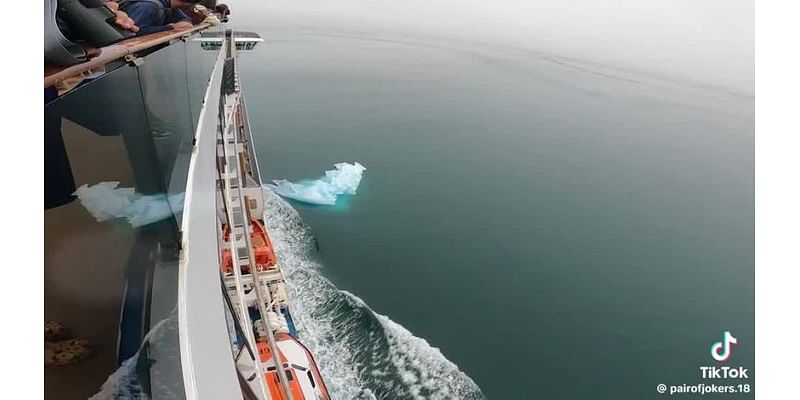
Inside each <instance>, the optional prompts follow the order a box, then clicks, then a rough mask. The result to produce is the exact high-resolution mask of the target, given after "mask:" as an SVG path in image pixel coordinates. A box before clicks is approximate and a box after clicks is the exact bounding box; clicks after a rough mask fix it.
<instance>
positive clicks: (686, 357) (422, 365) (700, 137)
mask: <svg viewBox="0 0 800 400" xmlns="http://www.w3.org/2000/svg"><path fill="white" fill-rule="evenodd" d="M241 28H244V29H251V30H255V31H257V32H259V33H260V34H261V35H262V36H263V37H264V38H265V40H266V41H265V42H264V43H261V44H259V45H258V46H257V47H256V49H255V51H253V52H250V53H247V54H243V55H242V57H241V73H242V82H243V88H244V93H245V96H246V98H247V104H248V110H249V114H250V121H251V125H252V128H253V130H254V136H255V141H256V149H257V155H258V158H259V163H260V168H261V171H262V175H263V178H264V180H265V181H270V180H272V179H288V180H290V181H297V180H302V179H306V178H313V177H316V176H319V174H320V172H321V171H324V170H326V169H328V168H329V167H330V166H331V165H333V164H334V163H336V162H354V161H358V162H360V163H362V164H363V165H365V166H367V167H368V170H367V171H365V172H364V176H363V179H362V181H361V185H360V186H359V188H358V194H356V195H355V196H351V197H349V198H347V199H345V200H346V201H345V202H344V203H343V204H339V203H338V202H337V205H336V206H335V207H319V206H308V205H303V204H300V203H290V202H287V201H284V200H281V199H279V198H277V197H275V196H272V195H270V199H271V200H270V201H271V204H272V207H271V208H270V211H269V212H268V213H267V214H268V215H267V224H268V226H269V228H270V230H271V233H272V235H273V237H274V238H273V239H274V240H275V242H276V248H277V250H278V253H279V254H278V255H279V257H280V259H281V262H282V263H283V265H284V268H286V270H287V272H288V277H287V279H288V281H289V284H290V286H291V288H292V290H291V293H290V296H291V297H292V299H293V301H295V302H296V303H297V305H296V311H295V313H296V314H297V322H298V325H299V328H300V334H301V336H302V338H303V339H304V341H306V342H307V343H308V345H309V346H310V347H311V348H312V350H313V351H314V352H315V354H316V356H317V359H318V361H319V363H320V364H321V368H322V373H323V375H324V376H325V377H326V379H327V383H328V385H329V386H330V387H331V390H332V391H333V393H334V397H335V398H337V399H369V398H377V399H429V398H430V399H477V398H484V397H485V398H490V399H534V398H543V399H575V398H614V399H645V398H655V397H658V396H659V395H658V394H657V393H656V390H655V389H656V385H658V384H661V383H664V384H667V385H673V384H684V383H685V384H696V383H700V382H701V381H702V380H701V379H700V375H699V371H698V367H699V366H703V365H715V364H714V363H715V361H713V360H712V359H711V357H710V354H709V347H710V345H711V344H712V343H713V342H715V341H719V340H721V339H722V334H723V331H725V330H728V331H731V332H732V333H733V334H734V336H736V337H737V338H738V340H739V344H738V346H737V347H736V348H735V350H734V352H733V355H732V358H731V359H730V360H729V363H730V365H737V366H738V365H742V366H745V367H748V368H750V371H751V378H752V375H753V374H754V370H753V367H754V356H753V354H754V345H753V343H754V310H753V309H754V286H753V279H754V269H753V257H754V249H753V218H754V216H753V203H754V200H753V197H754V191H753V190H754V167H753V147H754V143H753V121H754V116H753V104H754V100H753V98H752V96H749V95H746V94H741V93H738V92H736V91H731V90H723V89H716V88H713V87H708V86H704V85H697V84H692V83H688V82H683V81H680V80H675V79H671V78H667V77H661V76H655V75H652V74H646V73H639V72H636V71H632V70H629V69H625V68H618V67H615V66H613V65H602V64H599V63H595V62H591V61H587V60H579V59H574V58H568V57H560V56H558V55H555V54H551V53H540V52H536V51H532V50H530V49H523V48H517V47H513V46H507V47H504V46H500V45H489V44H485V43H478V42H469V41H456V40H445V39H441V38H428V39H425V40H422V39H420V38H419V36H414V35H402V34H397V33H395V34H380V33H370V32H367V33H364V32H353V31H347V30H341V29H337V28H334V27H329V28H327V27H319V26H317V27H302V26H296V25H291V24H285V25H268V24H264V25H257V24H256V25H249V26H247V25H245V26H242V27H241ZM706 383H708V382H706ZM743 383H749V384H751V385H752V384H753V383H754V382H753V380H752V379H751V380H749V381H747V382H743ZM726 398H752V393H751V394H741V395H727V396H726Z"/></svg>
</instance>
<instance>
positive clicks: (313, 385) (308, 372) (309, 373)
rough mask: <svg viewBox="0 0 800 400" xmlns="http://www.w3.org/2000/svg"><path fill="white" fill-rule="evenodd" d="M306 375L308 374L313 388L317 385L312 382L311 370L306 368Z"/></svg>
mask: <svg viewBox="0 0 800 400" xmlns="http://www.w3.org/2000/svg"><path fill="white" fill-rule="evenodd" d="M306 375H308V380H309V381H311V387H313V388H315V387H317V384H316V383H314V374H312V373H311V370H308V371H307V372H306Z"/></svg>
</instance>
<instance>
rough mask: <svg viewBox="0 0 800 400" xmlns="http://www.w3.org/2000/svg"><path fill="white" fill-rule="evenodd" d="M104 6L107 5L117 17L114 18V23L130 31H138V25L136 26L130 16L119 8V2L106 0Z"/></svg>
mask: <svg viewBox="0 0 800 400" xmlns="http://www.w3.org/2000/svg"><path fill="white" fill-rule="evenodd" d="M106 7H108V8H109V9H110V10H111V11H113V12H114V14H116V15H117V17H116V18H115V19H114V23H115V24H117V26H119V27H120V28H122V29H127V30H129V31H131V32H139V27H138V26H136V23H135V22H134V21H133V20H132V19H131V17H129V16H128V14H126V13H125V12H123V11H120V10H119V4H117V3H116V2H114V1H107V2H106Z"/></svg>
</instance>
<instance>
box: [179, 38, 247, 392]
mask: <svg viewBox="0 0 800 400" xmlns="http://www.w3.org/2000/svg"><path fill="white" fill-rule="evenodd" d="M225 53H226V52H225V49H224V47H223V48H222V49H220V51H219V55H218V57H217V61H216V63H215V65H214V70H213V72H212V74H211V80H210V82H209V86H208V89H207V90H206V94H205V98H204V101H203V107H202V109H201V111H200V115H199V118H198V125H197V131H196V133H195V139H196V144H195V146H194V149H193V151H192V158H191V161H190V164H189V176H188V179H187V183H186V198H185V204H184V211H183V221H182V224H181V231H182V232H183V237H182V249H183V251H182V252H181V259H180V264H179V265H180V267H179V283H178V285H179V286H178V328H179V338H180V350H181V370H182V373H183V383H184V389H185V394H186V398H187V399H189V400H197V399H202V400H206V399H208V400H218V399H241V398H242V392H241V388H240V387H239V381H238V377H237V375H236V366H235V365H234V362H233V355H232V353H231V345H230V338H229V336H228V327H227V322H226V319H225V302H224V299H223V297H222V296H223V294H222V287H221V284H220V273H219V248H218V246H219V244H218V240H217V221H216V218H217V210H216V201H217V200H216V199H217V197H216V179H217V172H216V171H217V167H216V157H217V155H216V152H217V143H216V138H217V132H216V131H217V127H218V125H217V118H218V114H219V100H220V85H221V82H222V70H223V64H224V61H225Z"/></svg>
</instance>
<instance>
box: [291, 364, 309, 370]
mask: <svg viewBox="0 0 800 400" xmlns="http://www.w3.org/2000/svg"><path fill="white" fill-rule="evenodd" d="M292 366H293V367H294V368H295V369H299V370H300V371H305V370H306V367H303V366H301V365H297V364H292Z"/></svg>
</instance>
